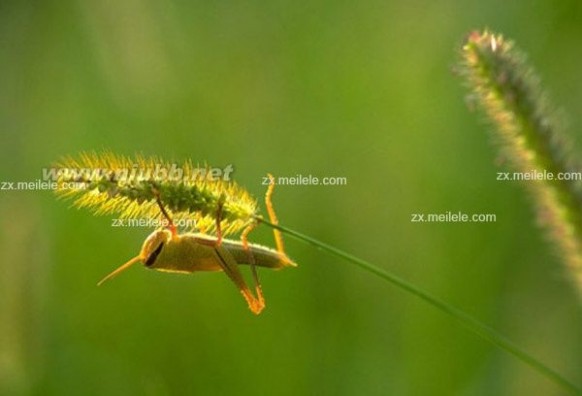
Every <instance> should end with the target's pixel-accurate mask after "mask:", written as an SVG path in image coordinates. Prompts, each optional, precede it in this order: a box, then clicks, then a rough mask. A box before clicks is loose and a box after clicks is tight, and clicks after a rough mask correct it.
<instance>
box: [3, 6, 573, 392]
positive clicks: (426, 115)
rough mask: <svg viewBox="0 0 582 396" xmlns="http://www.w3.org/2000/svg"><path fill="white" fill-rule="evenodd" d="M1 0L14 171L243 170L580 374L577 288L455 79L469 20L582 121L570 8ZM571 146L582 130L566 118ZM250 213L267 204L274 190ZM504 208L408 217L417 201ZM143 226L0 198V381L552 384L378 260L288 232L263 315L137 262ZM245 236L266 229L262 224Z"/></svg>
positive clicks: (78, 384) (437, 208) (298, 386)
mask: <svg viewBox="0 0 582 396" xmlns="http://www.w3.org/2000/svg"><path fill="white" fill-rule="evenodd" d="M508 3H509V2H507V1H501V0H494V1H488V2H483V1H460V0H456V1H452V0H451V1H443V0H439V1H420V0H417V1H404V0H398V1H376V0H372V1H367V0H366V1H361V2H357V3H356V2H347V1H302V0H299V1H272V2H263V1H261V2H259V1H251V2H188V1H154V0H146V1H138V0H127V1H113V0H109V1H101V2H100V1H66V0H64V1H42V2H39V1H23V0H19V1H1V2H0V139H1V140H0V147H1V148H2V155H1V156H0V181H29V180H31V181H32V180H36V179H38V178H40V177H41V169H42V168H43V167H46V166H48V165H50V164H51V163H52V162H53V161H55V160H56V159H58V158H59V157H61V156H62V155H68V154H76V153H78V152H80V151H83V150H93V149H96V150H100V149H111V150H112V151H114V152H116V153H119V154H133V153H136V152H139V153H143V154H144V155H159V156H161V157H164V158H168V159H176V160H183V159H187V158H191V159H192V160H193V161H194V162H197V161H200V162H204V161H207V162H208V163H210V164H213V165H215V166H225V165H227V164H233V165H234V167H235V173H234V177H235V179H236V180H237V181H238V182H239V183H240V184H242V185H243V186H245V187H247V188H248V189H249V190H250V191H251V192H252V193H253V194H254V195H255V196H256V197H259V198H261V197H262V196H263V194H264V186H262V185H261V181H262V176H264V175H265V174H266V173H267V172H272V173H274V174H276V175H278V176H293V175H296V174H302V175H309V174H311V175H314V176H318V177H324V176H341V177H347V178H348V184H347V186H341V187H327V186H279V188H278V190H277V191H276V193H275V197H274V200H275V204H276V209H277V210H278V215H279V218H280V221H281V223H282V224H284V225H286V226H288V227H292V228H294V229H297V230H300V231H302V232H304V233H306V234H308V235H310V236H313V237H315V238H318V239H321V240H323V241H325V242H327V243H329V244H332V245H334V246H336V247H338V248H341V249H344V250H346V251H348V252H351V253H353V254H355V255H357V256H359V257H362V258H365V259H368V260H370V261H372V262H374V263H377V264H378V265H379V266H381V267H383V268H385V269H387V270H390V271H393V272H395V273H397V274H399V275H401V276H402V277H404V278H406V279H408V280H410V281H412V282H413V283H415V284H417V285H419V286H421V287H422V288H424V289H426V290H428V291H430V292H431V293H434V294H435V295H437V296H439V297H441V298H443V299H444V300H446V301H448V302H450V303H452V304H454V305H456V306H458V307H460V308H461V309H463V310H465V311H467V312H469V313H470V314H471V315H474V316H475V317H476V318H478V319H480V320H482V321H483V322H485V323H487V324H489V325H491V326H492V327H494V328H496V329H498V330H499V331H500V332H502V333H503V334H505V335H507V336H508V337H509V338H511V339H512V340H514V341H516V343H517V344H519V345H521V346H522V347H523V348H525V349H526V350H528V351H530V352H531V353H532V354H533V355H534V356H536V357H538V358H540V359H541V360H543V361H544V362H546V363H547V364H548V365H550V366H552V367H554V368H555V369H557V370H558V371H560V372H561V373H563V374H564V375H565V376H566V377H568V378H569V379H571V380H572V381H574V382H576V383H578V384H580V383H582V315H581V307H580V299H579V296H578V295H577V293H576V292H575V290H574V288H573V287H572V285H571V284H570V281H569V279H568V277H567V274H566V272H565V270H564V268H563V265H562V263H561V262H560V260H559V258H558V256H557V254H555V252H554V251H553V250H552V248H551V246H549V245H548V243H546V241H545V238H544V236H543V233H541V232H540V231H539V230H538V228H537V227H536V224H535V216H534V214H533V211H532V208H531V205H530V197H528V196H527V195H526V194H525V193H524V191H523V189H522V188H521V186H519V185H518V184H515V183H507V182H505V183H503V182H498V181H496V180H495V178H496V172H497V171H501V170H504V168H502V167H499V166H498V165H496V159H497V152H496V149H495V148H494V147H493V145H492V144H491V138H490V135H489V134H488V133H487V127H485V126H484V125H483V122H481V121H482V120H481V117H480V116H478V115H476V114H472V113H470V112H469V111H468V110H467V106H466V103H465V102H464V96H465V94H466V91H465V90H464V89H463V87H462V86H461V84H460V81H459V80H458V79H457V78H456V77H455V76H454V74H453V73H452V72H451V69H452V67H453V66H454V64H455V62H456V60H457V52H456V51H457V50H458V48H459V46H460V44H461V43H462V41H463V38H464V36H465V35H466V34H467V33H468V32H469V31H470V30H472V29H476V28H483V27H490V28H491V29H493V30H495V31H499V32H502V33H504V34H505V35H507V36H509V37H511V38H513V39H515V40H516V41H517V42H518V43H519V46H520V47H521V48H522V49H524V50H525V51H526V52H527V53H528V54H529V59H530V60H531V61H532V63H533V64H534V65H535V67H536V69H537V70H538V72H539V73H540V75H541V76H542V78H543V81H544V83H545V86H546V88H548V89H549V91H550V92H551V96H552V98H553V99H554V101H555V103H556V104H558V105H559V106H560V107H561V108H562V109H564V110H565V112H566V113H568V114H569V117H568V122H569V124H570V126H571V131H576V130H577V131H580V130H582V112H581V111H580V108H581V107H580V103H582V101H581V99H582V79H580V78H579V71H580V68H581V67H582V66H581V65H582V51H580V45H581V42H582V3H581V2H580V1H578V0H571V1H567V0H563V1H554V0H528V1H514V2H511V4H508ZM572 135H573V136H574V138H575V139H576V138H578V139H579V138H580V136H581V135H580V134H576V133H575V132H572ZM261 204H262V203H261ZM448 210H451V211H454V212H456V211H464V212H467V213H494V214H496V215H497V222H495V223H489V224H475V223H473V224H444V223H441V224H437V223H434V224H417V223H411V221H410V218H411V214H412V213H440V212H445V211H448ZM149 232H151V230H149V229H140V228H112V227H111V217H96V216H93V215H91V214H90V213H89V212H88V211H80V210H74V209H70V208H69V203H68V202H67V203H65V202H61V201H58V200H56V199H55V197H54V196H53V194H52V193H51V192H49V191H1V192H0V271H1V275H0V394H2V395H75V394H81V393H83V394H87V395H100V394H108V395H181V394H209V395H213V394H226V395H229V394H236V395H251V394H252V395H387V394H394V395H492V394H495V395H525V394H527V395H561V394H563V393H562V391H561V390H560V389H558V388H557V387H556V386H555V385H554V384H552V383H550V382H549V381H548V380H547V379H545V378H543V377H541V376H540V375H539V374H538V373H536V372H534V371H532V370H531V369H530V368H529V367H526V366H524V365H523V364H522V363H520V362H518V361H516V360H515V359H514V358H513V357H511V356H508V355H507V354H506V353H504V352H502V351H499V350H498V349H496V348H494V347H492V346H491V345H489V344H486V343H485V342H483V341H482V340H480V339H478V338H477V337H476V336H475V335H473V334H472V333H469V332H467V331H466V330H465V329H464V328H462V327H461V326H459V325H458V324H457V323H455V322H454V321H452V320H451V319H449V318H448V317H446V316H445V315H443V314H442V313H440V312H438V311H436V310H434V309H433V308H432V307H429V306H427V305H426V304H425V303H423V302H421V301H418V300H417V299H415V298H413V297H411V296H409V295H407V294H404V293H402V292H401V291H399V290H397V289H395V288H394V287H392V286H390V285H388V284H386V283H385V282H383V281H381V280H379V279H378V278H376V277H374V276H373V275H371V274H369V273H366V272H363V271H362V270H360V269H358V268H356V267H353V266H351V265H348V264H346V263H344V262H341V261H340V260H338V259H336V258H333V257H330V256H328V255H326V254H324V253H323V252H320V251H318V250H316V249H313V248H311V247H309V246H306V245H304V244H302V243H300V242H297V241H295V240H292V239H290V238H286V242H287V250H288V252H289V255H290V256H291V257H293V258H294V259H295V260H296V261H297V262H298V263H299V264H300V266H299V267H298V268H296V269H287V270H283V271H280V272H270V271H266V270H263V271H261V273H260V276H261V278H262V282H263V290H264V292H265V295H266V298H267V308H266V310H265V311H264V312H263V314H261V315H260V316H258V317H255V316H254V315H252V314H251V313H250V312H249V311H248V309H247V307H246V304H245V303H244V301H243V299H242V298H241V297H240V295H239V293H238V291H236V289H235V288H234V287H233V286H232V285H231V284H230V282H229V281H228V279H227V278H226V276H224V275H223V274H218V273H200V274H195V275H192V276H180V275H171V274H162V273H156V272H152V271H147V270H145V269H143V268H138V267H136V268H133V269H132V270H131V271H128V272H127V273H125V274H123V276H120V277H119V278H118V279H115V281H112V282H111V283H109V284H107V285H106V286H103V287H101V288H97V287H96V282H97V281H98V280H99V279H101V277H102V276H104V275H105V274H106V273H108V272H109V271H110V270H112V269H113V268H115V267H116V266H118V265H120V264H121V263H123V262H125V261H126V260H127V259H129V258H130V257H133V256H134V255H136V254H137V253H138V251H139V248H140V246H141V243H142V241H143V240H144V239H145V237H146V236H147V235H148V234H149ZM253 240H254V241H256V242H260V243H263V244H268V245H272V235H271V234H270V231H269V230H268V229H261V230H258V231H257V232H256V233H254V234H253Z"/></svg>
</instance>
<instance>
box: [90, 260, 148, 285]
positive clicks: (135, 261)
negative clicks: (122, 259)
mask: <svg viewBox="0 0 582 396" xmlns="http://www.w3.org/2000/svg"><path fill="white" fill-rule="evenodd" d="M140 261H141V256H136V257H134V258H132V259H131V260H129V261H128V262H127V263H125V264H123V265H122V266H121V267H119V268H117V269H116V270H114V271H113V272H112V273H110V274H109V275H107V276H106V277H105V278H103V279H101V281H100V282H99V283H97V286H101V285H102V284H103V283H104V282H105V281H108V280H109V279H112V278H114V277H116V276H117V275H119V274H120V273H121V272H123V271H125V270H126V269H128V268H129V267H131V266H132V265H134V264H135V263H138V262H140Z"/></svg>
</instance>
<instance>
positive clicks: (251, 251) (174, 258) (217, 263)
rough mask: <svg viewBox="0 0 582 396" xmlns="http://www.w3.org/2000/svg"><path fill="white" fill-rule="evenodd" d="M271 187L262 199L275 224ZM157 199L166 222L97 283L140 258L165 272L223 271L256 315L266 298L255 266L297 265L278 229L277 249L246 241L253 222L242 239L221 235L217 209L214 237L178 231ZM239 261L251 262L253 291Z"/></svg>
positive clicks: (277, 267)
mask: <svg viewBox="0 0 582 396" xmlns="http://www.w3.org/2000/svg"><path fill="white" fill-rule="evenodd" d="M273 188H274V183H271V185H270V186H269V189H268V190H267V194H266V196H265V201H266V205H267V210H268V213H269V218H270V220H271V223H273V224H277V223H278V221H277V217H276V216H275V212H274V210H273V205H272V203H271V195H272V193H273ZM157 203H158V205H159V207H160V210H161V212H162V215H163V216H164V217H165V218H166V219H167V220H168V224H169V225H168V226H167V227H166V228H161V229H158V230H156V231H154V232H153V233H151V234H150V235H149V236H148V237H147V238H146V240H145V242H144V243H143V246H142V248H141V251H140V253H139V255H137V256H136V257H134V258H132V259H131V260H129V261H128V262H126V263H125V264H123V265H122V266H120V267H119V268H117V269H116V270H114V271H113V272H111V273H110V274H109V275H107V276H106V277H105V278H103V280H101V281H100V282H99V285H101V284H103V283H104V282H105V281H107V280H109V279H111V278H113V277H115V276H117V275H118V274H119V273H121V272H123V271H125V270H126V269H128V268H129V267H130V266H132V265H133V264H135V263H138V262H142V263H143V264H144V266H145V267H146V268H149V269H154V270H158V271H164V272H176V273H193V272H196V271H224V272H225V273H226V275H227V276H228V277H229V278H230V279H231V280H232V281H233V282H234V284H235V285H236V287H237V288H238V289H239V290H240V292H241V293H242V295H243V297H244V298H245V300H246V301H247V303H248V305H249V309H250V310H251V311H252V312H253V313H254V314H257V315H258V314H259V313H260V312H261V311H262V310H263V308H264V307H265V299H264V297H263V292H262V290H261V283H260V281H259V278H258V275H257V272H256V268H255V266H260V267H265V268H271V269H281V268H285V267H296V266H297V264H295V263H294V262H293V261H292V260H291V259H289V257H287V254H286V253H285V251H284V248H283V240H282V237H281V234H280V232H279V231H278V230H273V232H274V235H275V241H276V244H277V250H274V249H271V248H268V247H266V246H262V245H258V244H251V243H249V242H248V239H247V235H248V233H249V232H250V231H251V230H252V229H253V228H254V226H251V227H249V228H248V229H247V230H245V232H243V234H242V237H241V241H234V240H229V239H223V238H222V233H221V228H220V209H219V211H218V212H219V213H217V216H216V229H217V236H216V237H212V236H209V235H207V234H201V233H185V234H178V232H177V231H176V227H175V225H174V223H173V222H172V219H171V218H170V216H169V215H168V213H167V212H166V210H165V208H164V206H163V204H162V202H161V200H160V198H159V196H158V197H157ZM259 221H260V220H259ZM240 264H249V265H250V267H251V272H252V276H253V280H254V288H255V294H253V293H252V291H251V290H250V288H249V286H248V285H247V283H246V281H245V279H244V277H243V276H242V273H241V272H240V270H239V267H238V266H239V265H240Z"/></svg>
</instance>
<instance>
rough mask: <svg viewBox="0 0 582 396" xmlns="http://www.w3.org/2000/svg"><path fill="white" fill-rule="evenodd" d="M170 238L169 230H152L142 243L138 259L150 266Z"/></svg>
mask: <svg viewBox="0 0 582 396" xmlns="http://www.w3.org/2000/svg"><path fill="white" fill-rule="evenodd" d="M170 239H172V233H171V232H170V231H169V230H166V229H161V230H156V231H154V232H152V233H151V234H150V236H148V237H147V239H146V240H145V242H144V243H143V246H142V248H141V252H140V253H139V258H140V261H141V262H142V263H143V264H144V265H145V266H146V267H151V266H152V265H153V264H154V263H155V261H156V259H157V258H158V255H159V254H160V253H161V251H162V249H163V248H164V246H165V245H166V243H167V242H168V241H169V240H170Z"/></svg>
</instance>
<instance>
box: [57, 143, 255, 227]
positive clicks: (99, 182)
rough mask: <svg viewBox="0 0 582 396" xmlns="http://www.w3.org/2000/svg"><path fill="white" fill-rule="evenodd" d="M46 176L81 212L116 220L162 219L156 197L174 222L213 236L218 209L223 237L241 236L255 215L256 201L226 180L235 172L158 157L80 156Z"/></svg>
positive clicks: (60, 194)
mask: <svg viewBox="0 0 582 396" xmlns="http://www.w3.org/2000/svg"><path fill="white" fill-rule="evenodd" d="M52 170H53V172H52V175H50V177H51V178H52V179H53V180H54V181H56V183H57V190H56V193H57V194H58V195H59V196H61V197H63V198H68V199H72V200H74V205H75V206H77V207H79V208H89V209H92V210H93V212H94V213H95V214H117V215H119V217H120V218H147V219H156V218H160V209H159V206H158V205H157V203H156V197H157V196H159V198H160V200H161V201H162V202H163V203H164V206H165V207H166V209H167V210H168V212H169V213H168V214H169V215H170V216H171V217H172V218H173V219H174V220H175V221H176V222H179V221H186V220H187V221H190V222H191V223H192V220H193V223H195V224H196V230H197V231H200V232H203V233H209V232H213V231H215V228H216V218H217V214H218V213H219V207H221V209H220V219H221V229H222V232H223V234H224V235H227V234H231V233H237V232H240V231H242V230H243V229H244V228H245V227H247V226H248V225H249V224H250V223H252V222H253V221H254V220H255V218H256V217H257V216H258V212H257V201H256V200H255V199H254V198H253V197H252V196H251V195H250V194H249V193H248V192H247V191H246V190H245V189H243V188H241V187H240V186H238V185H237V184H236V183H235V182H233V181H231V180H230V176H231V173H232V171H233V168H232V166H231V165H229V166H227V167H225V168H224V169H218V168H211V167H209V166H208V165H204V166H194V165H193V164H192V162H191V161H185V162H182V163H181V164H177V163H171V162H168V161H164V160H162V159H160V158H157V157H149V158H148V157H143V156H139V155H137V156H135V157H133V158H131V157H125V156H120V155H115V154H113V153H110V152H101V153H97V152H89V153H81V154H80V155H79V156H78V157H64V158H62V159H61V160H60V161H58V162H57V163H56V164H55V166H54V168H52Z"/></svg>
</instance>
